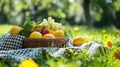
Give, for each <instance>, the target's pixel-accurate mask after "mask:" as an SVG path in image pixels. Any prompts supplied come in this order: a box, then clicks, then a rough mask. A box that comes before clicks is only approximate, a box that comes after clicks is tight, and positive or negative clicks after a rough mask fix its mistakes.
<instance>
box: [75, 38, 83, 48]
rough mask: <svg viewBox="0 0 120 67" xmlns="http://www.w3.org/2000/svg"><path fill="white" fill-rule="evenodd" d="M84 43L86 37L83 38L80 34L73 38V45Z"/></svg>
mask: <svg viewBox="0 0 120 67" xmlns="http://www.w3.org/2000/svg"><path fill="white" fill-rule="evenodd" d="M83 43H84V38H82V37H80V36H78V37H76V38H74V39H73V45H74V46H79V45H81V44H83Z"/></svg>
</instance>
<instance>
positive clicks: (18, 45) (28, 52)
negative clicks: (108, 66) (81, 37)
mask: <svg viewBox="0 0 120 67" xmlns="http://www.w3.org/2000/svg"><path fill="white" fill-rule="evenodd" d="M24 38H25V37H24V36H20V35H11V34H5V35H3V36H2V37H1V38H0V58H1V59H5V60H7V59H13V60H18V61H19V60H22V59H28V58H36V56H39V55H40V54H42V51H43V50H44V51H45V52H46V53H48V54H49V55H50V56H52V57H60V56H63V55H64V54H65V53H66V52H67V51H69V49H72V50H74V52H77V53H80V51H82V50H86V48H89V49H88V51H87V53H88V54H91V55H94V54H95V53H96V52H97V50H98V48H101V47H102V48H106V47H104V46H102V45H100V44H98V43H94V42H89V43H84V44H83V45H81V46H77V47H75V46H73V45H72V41H71V39H69V41H68V42H67V43H66V45H67V47H66V48H57V47H56V48H55V47H51V48H50V47H49V48H45V47H39V48H22V44H23V39H24Z"/></svg>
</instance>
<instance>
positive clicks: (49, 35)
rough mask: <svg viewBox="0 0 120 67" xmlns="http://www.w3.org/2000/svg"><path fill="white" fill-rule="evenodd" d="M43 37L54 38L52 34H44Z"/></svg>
mask: <svg viewBox="0 0 120 67" xmlns="http://www.w3.org/2000/svg"><path fill="white" fill-rule="evenodd" d="M43 38H55V37H54V35H53V34H45V35H44V36H43Z"/></svg>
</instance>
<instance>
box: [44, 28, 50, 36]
mask: <svg viewBox="0 0 120 67" xmlns="http://www.w3.org/2000/svg"><path fill="white" fill-rule="evenodd" d="M49 33H50V31H49V29H47V28H45V29H43V32H42V34H43V35H45V34H49Z"/></svg>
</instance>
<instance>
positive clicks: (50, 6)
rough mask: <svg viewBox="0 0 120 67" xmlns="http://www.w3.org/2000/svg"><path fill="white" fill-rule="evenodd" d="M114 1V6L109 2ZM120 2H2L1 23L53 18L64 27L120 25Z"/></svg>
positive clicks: (80, 0)
mask: <svg viewBox="0 0 120 67" xmlns="http://www.w3.org/2000/svg"><path fill="white" fill-rule="evenodd" d="M107 1H111V2H107ZM119 3H120V0H0V23H12V24H20V23H24V21H25V19H26V17H27V16H29V15H33V17H34V18H33V20H41V19H43V18H46V17H48V16H52V17H53V18H55V19H56V20H58V21H59V22H62V23H65V24H66V23H69V24H72V25H73V24H87V25H89V24H92V25H93V24H95V25H96V26H105V25H110V24H114V25H116V26H119V25H120V24H119V23H120V20H119V18H120V4H119Z"/></svg>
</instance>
